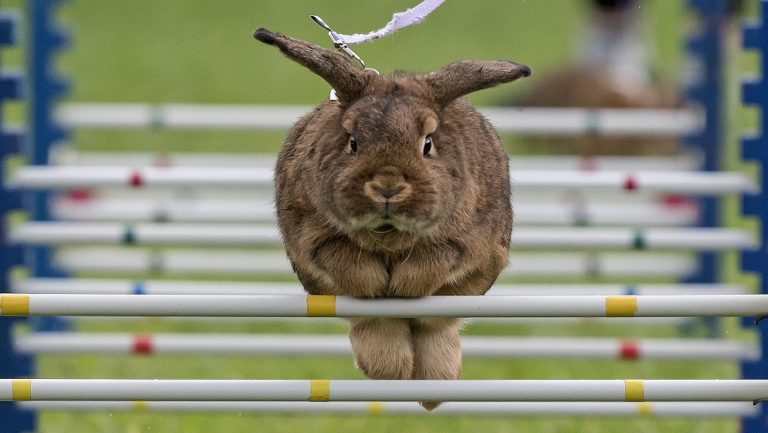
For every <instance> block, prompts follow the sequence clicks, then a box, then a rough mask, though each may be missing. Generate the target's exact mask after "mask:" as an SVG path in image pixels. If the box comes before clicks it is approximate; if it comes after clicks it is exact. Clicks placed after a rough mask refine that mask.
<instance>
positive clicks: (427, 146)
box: [424, 135, 432, 158]
mask: <svg viewBox="0 0 768 433" xmlns="http://www.w3.org/2000/svg"><path fill="white" fill-rule="evenodd" d="M431 150H432V136H431V135H427V136H426V137H424V157H425V158H426V157H428V156H429V152H430V151H431Z"/></svg>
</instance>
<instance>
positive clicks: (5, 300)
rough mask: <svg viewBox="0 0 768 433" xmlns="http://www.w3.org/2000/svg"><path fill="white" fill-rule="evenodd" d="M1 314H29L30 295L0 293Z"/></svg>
mask: <svg viewBox="0 0 768 433" xmlns="http://www.w3.org/2000/svg"><path fill="white" fill-rule="evenodd" d="M0 315H3V316H28V315H29V295H18V294H10V295H0Z"/></svg>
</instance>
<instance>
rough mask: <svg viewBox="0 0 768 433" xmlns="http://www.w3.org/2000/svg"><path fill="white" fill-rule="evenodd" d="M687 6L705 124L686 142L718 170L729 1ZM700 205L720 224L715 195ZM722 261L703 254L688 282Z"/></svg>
mask: <svg viewBox="0 0 768 433" xmlns="http://www.w3.org/2000/svg"><path fill="white" fill-rule="evenodd" d="M688 6H689V9H690V10H691V11H692V12H693V13H694V14H695V15H696V17H697V23H698V26H697V27H696V30H695V31H694V33H693V34H691V35H689V36H688V39H687V41H686V48H687V53H688V55H689V62H690V63H691V67H690V69H691V76H690V77H688V80H687V82H686V88H685V98H686V101H687V102H688V103H690V104H691V105H693V106H694V107H696V108H698V109H700V110H702V112H703V115H704V118H705V124H704V128H703V129H701V130H700V131H698V132H697V133H695V134H692V135H689V136H687V137H685V144H686V146H687V147H689V148H691V149H694V150H696V151H699V152H700V153H701V155H702V158H703V169H704V170H706V171H718V170H721V169H722V162H721V158H722V152H721V151H720V150H721V149H720V146H721V144H722V143H723V141H724V140H725V133H724V132H725V127H724V125H725V119H724V112H723V107H725V103H724V101H725V98H724V94H725V91H724V89H725V78H724V65H725V62H724V61H723V56H724V55H725V50H724V44H725V35H724V31H725V27H726V26H725V20H726V19H727V13H728V0H688ZM699 206H700V208H701V220H700V222H699V224H700V225H701V226H704V227H717V226H720V225H721V218H720V203H719V201H718V200H717V199H716V198H701V199H699ZM720 263H721V260H720V255H719V254H718V253H709V252H707V253H700V254H699V266H700V270H699V272H698V273H697V274H696V275H695V276H693V277H692V278H690V279H689V280H688V282H692V283H714V282H717V281H718V278H719V275H718V273H719V267H720ZM705 320H706V323H707V326H708V328H709V333H710V335H712V336H715V335H717V334H719V333H720V330H719V326H718V324H719V321H718V320H717V319H714V318H711V319H705Z"/></svg>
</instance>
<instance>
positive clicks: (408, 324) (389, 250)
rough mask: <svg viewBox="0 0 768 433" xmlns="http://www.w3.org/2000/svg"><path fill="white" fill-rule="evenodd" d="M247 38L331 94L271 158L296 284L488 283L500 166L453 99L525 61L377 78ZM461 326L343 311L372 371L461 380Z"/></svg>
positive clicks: (501, 201) (498, 152)
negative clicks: (316, 78)
mask: <svg viewBox="0 0 768 433" xmlns="http://www.w3.org/2000/svg"><path fill="white" fill-rule="evenodd" d="M254 37H255V38H256V39H258V40H260V41H262V42H264V43H267V44H270V45H276V46H277V47H278V48H280V50H281V51H282V52H283V53H284V54H285V55H287V56H288V57H289V58H291V59H292V60H295V61H296V62H298V63H300V64H302V65H304V66H305V67H307V68H309V69H310V70H311V71H312V72H314V73H315V74H317V75H319V76H320V77H322V78H323V79H325V81H327V82H328V84H330V85H331V86H332V87H333V88H334V89H335V90H336V94H337V95H338V101H333V100H329V101H326V102H324V103H323V104H321V105H320V106H319V107H318V108H316V109H315V110H314V111H312V112H311V113H309V114H307V115H305V116H304V117H302V118H301V119H300V120H299V121H298V122H297V123H296V125H294V127H293V129H292V130H291V131H290V133H289V134H288V137H287V138H286V140H285V143H284V144H283V148H282V151H281V152H280V155H279V157H278V160H277V167H276V173H275V187H276V202H277V215H278V223H279V226H280V231H281V233H282V236H283V240H284V242H285V247H286V250H287V253H288V257H289V259H290V261H291V263H292V265H293V268H294V270H295V271H296V274H297V275H298V277H299V279H300V280H301V282H302V284H303V285H304V288H305V290H306V291H307V292H309V293H311V294H330V295H346V296H355V297H359V298H382V297H397V298H411V297H420V296H429V295H482V294H484V293H485V292H486V291H487V290H488V288H489V287H490V286H491V284H492V283H493V282H494V281H495V280H496V278H497V276H498V275H499V273H500V272H501V270H502V269H503V268H504V267H505V266H506V264H507V261H508V255H509V240H510V235H511V231H512V209H511V205H510V188H509V172H508V166H507V155H506V154H505V152H504V150H503V149H502V145H501V142H500V140H499V137H498V135H497V134H496V132H495V131H494V129H493V127H492V126H491V125H490V124H489V122H488V121H487V120H486V119H485V118H483V117H482V116H481V115H480V114H478V113H477V111H475V109H474V108H472V107H471V106H470V105H469V104H468V103H467V102H466V101H465V100H464V99H463V98H462V96H463V95H466V94H468V93H470V92H474V91H476V90H480V89H484V88H487V87H491V86H494V85H497V84H500V83H505V82H509V81H513V80H515V79H517V78H520V77H527V76H529V75H530V69H529V68H528V67H527V66H523V65H519V64H517V63H512V62H506V61H463V62H456V63H452V64H450V65H448V66H445V67H444V68H442V69H440V70H439V71H436V72H432V73H428V74H421V75H415V74H408V73H396V74H394V75H393V76H391V77H383V76H380V75H378V73H376V72H375V71H372V70H364V69H362V68H360V67H359V66H358V65H357V64H355V63H354V62H353V61H352V60H350V59H349V58H347V57H345V56H344V55H342V54H340V53H338V52H336V51H333V50H328V49H323V48H320V47H318V46H315V45H312V44H310V43H307V42H304V41H300V40H296V39H292V38H290V37H287V36H285V35H282V34H279V33H272V32H270V31H268V30H266V29H258V30H256V32H255V33H254ZM461 323H462V321H461V320H460V319H444V318H439V319H438V318H434V319H391V318H355V319H352V320H351V325H350V332H349V335H350V340H351V343H352V349H353V352H354V356H355V361H356V365H357V366H358V368H360V369H361V370H362V371H363V373H365V375H366V376H368V377H369V378H372V379H458V378H460V376H461V346H460V342H459V329H460V327H461ZM438 404H439V403H435V402H422V405H423V406H424V407H426V408H427V409H432V408H434V407H436V406H437V405H438Z"/></svg>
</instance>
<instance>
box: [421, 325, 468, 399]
mask: <svg viewBox="0 0 768 433" xmlns="http://www.w3.org/2000/svg"><path fill="white" fill-rule="evenodd" d="M463 323H464V321H463V320H462V319H413V320H412V321H411V332H412V334H413V350H414V360H413V363H414V368H413V376H412V378H413V379H422V380H424V379H427V380H454V379H460V378H461V341H460V339H459V330H460V329H461V327H462V325H463ZM420 403H421V405H422V406H423V407H424V408H425V409H427V410H432V409H434V408H436V407H437V406H439V405H440V402H434V401H422V402H420Z"/></svg>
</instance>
